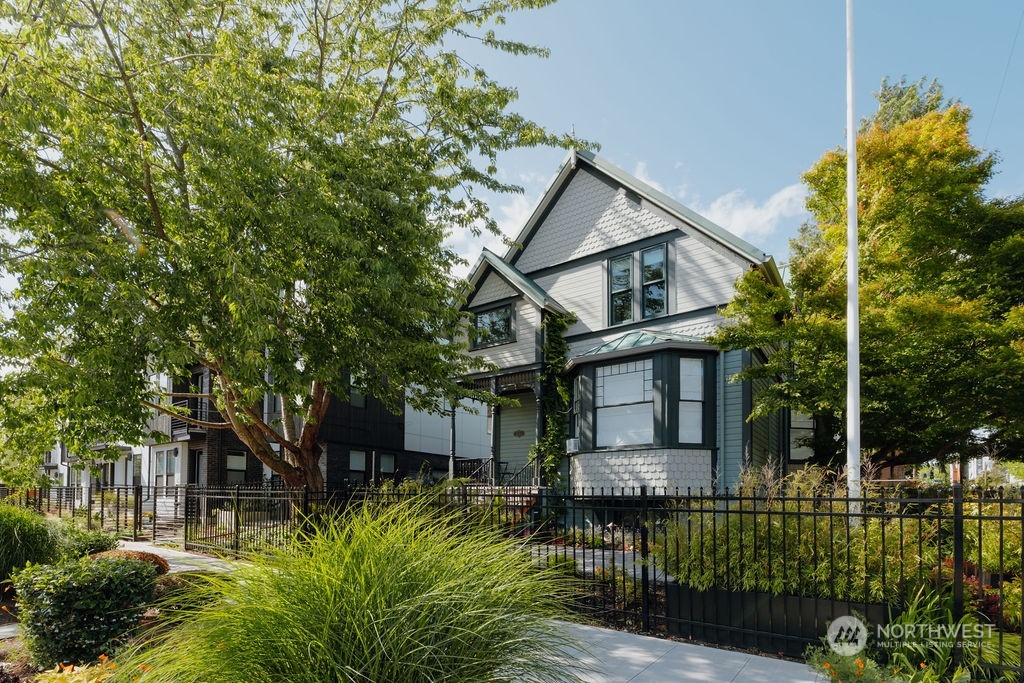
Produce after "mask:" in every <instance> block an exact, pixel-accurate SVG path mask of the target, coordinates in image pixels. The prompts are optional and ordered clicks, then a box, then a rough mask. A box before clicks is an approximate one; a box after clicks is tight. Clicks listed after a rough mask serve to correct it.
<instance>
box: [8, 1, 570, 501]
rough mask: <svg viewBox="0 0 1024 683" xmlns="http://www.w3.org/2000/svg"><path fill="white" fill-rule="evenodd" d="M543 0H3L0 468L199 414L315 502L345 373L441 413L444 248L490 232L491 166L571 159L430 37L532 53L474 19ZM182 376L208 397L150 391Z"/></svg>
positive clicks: (449, 284)
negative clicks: (159, 417)
mask: <svg viewBox="0 0 1024 683" xmlns="http://www.w3.org/2000/svg"><path fill="white" fill-rule="evenodd" d="M547 2H548V0H494V1H487V2H481V3H480V4H479V5H475V6H474V5H471V4H468V3H466V2H463V1H462V0H430V1H428V0H358V1H351V2H334V1H332V0H300V1H297V2H289V1H285V0H256V1H254V2H244V3H232V2H226V1H224V0H209V1H199V2H195V1H192V0H156V1H149V0H147V1H142V0H126V1H124V2H117V3H107V2H101V1H100V0H40V2H35V1H34V0H32V1H30V2H27V3H26V4H27V5H28V6H27V8H23V7H16V6H15V5H14V3H12V2H5V3H4V4H3V10H2V15H0V49H2V50H3V52H4V53H5V54H6V55H7V57H6V59H5V60H4V62H3V72H2V77H0V228H2V233H3V237H4V239H3V245H2V246H0V259H2V265H3V268H4V269H5V270H6V271H7V272H8V273H9V274H10V275H12V276H13V277H14V278H16V281H17V286H16V287H15V288H14V290H13V292H10V293H8V294H7V295H6V298H5V300H4V303H5V305H6V307H7V308H8V311H9V315H8V317H7V319H6V320H5V321H4V323H3V327H2V334H0V361H2V362H3V363H4V364H5V365H6V366H7V367H8V373H7V374H6V376H5V377H4V378H3V380H2V382H0V404H2V408H0V425H2V428H3V433H4V435H5V436H4V439H3V441H4V443H7V444H10V445H11V446H12V448H10V449H7V450H6V451H5V452H4V458H5V459H6V460H5V462H7V463H8V464H11V463H14V462H15V461H16V460H24V459H31V458H33V457H36V456H37V454H38V453H39V452H41V451H42V450H45V449H47V448H50V447H52V445H53V441H52V440H51V439H52V438H57V439H60V440H61V441H63V442H64V443H66V444H67V445H68V446H69V448H71V449H73V450H76V451H77V452H80V453H81V452H86V451H87V449H88V448H90V447H91V446H93V445H95V444H97V443H104V442H113V441H124V442H128V443H139V442H141V441H142V440H144V439H145V438H147V437H149V436H151V435H150V434H148V433H147V432H146V427H145V424H146V419H147V416H148V415H149V414H150V411H158V412H163V413H168V412H174V409H173V408H172V407H171V406H170V401H171V400H172V399H175V398H183V397H192V398H196V397H199V398H206V399H209V400H211V401H213V403H214V405H215V406H216V408H217V409H218V411H219V413H220V415H221V416H222V417H223V420H222V421H219V422H214V423H210V424H207V425H206V426H207V427H209V428H224V429H231V430H233V431H234V432H235V433H236V434H237V435H238V436H239V438H240V439H241V440H242V442H244V443H245V444H246V446H248V448H250V449H251V450H252V452H253V453H254V454H255V455H256V456H257V457H258V458H259V459H260V460H261V461H263V462H264V463H265V464H266V465H267V466H268V467H269V468H270V469H271V470H273V471H274V472H276V473H278V474H280V475H281V476H282V477H283V479H284V481H285V482H286V483H288V484H290V485H301V484H307V485H309V486H311V487H313V488H320V487H322V485H323V481H322V477H321V474H320V470H319V467H318V462H319V458H320V457H321V455H322V446H321V445H320V443H319V437H318V432H319V426H320V424H321V422H322V419H323V416H324V414H325V411H326V409H327V406H328V403H329V402H330V401H331V399H332V397H336V396H338V395H339V394H340V393H342V394H343V390H344V389H347V385H343V384H342V381H343V378H346V377H349V376H351V377H352V378H354V380H353V381H354V384H355V386H356V387H357V388H358V389H359V390H360V391H361V392H363V393H365V394H372V395H373V396H375V397H377V398H379V399H381V400H382V401H384V402H385V404H386V405H388V406H389V407H391V408H392V409H393V410H396V411H398V410H401V407H402V404H403V400H404V399H405V398H406V392H407V391H408V392H409V395H408V400H409V401H410V402H411V403H412V404H413V405H414V406H415V407H417V408H420V409H439V408H440V405H441V401H442V400H444V399H447V400H458V399H459V398H460V397H464V396H465V392H464V391H463V390H462V389H461V388H460V387H459V385H458V384H457V382H456V378H457V377H458V376H459V375H461V374H464V373H466V372H468V371H469V370H471V369H473V368H474V367H475V366H474V362H475V361H473V359H471V358H470V357H469V355H468V354H467V352H466V347H465V345H463V344H461V343H458V342H457V341H456V340H457V339H458V337H457V336H456V333H457V330H458V328H459V325H460V323H461V317H460V313H459V303H460V302H461V301H462V300H463V298H464V295H465V290H464V289H463V286H462V285H460V284H457V282H456V281H455V280H454V279H453V278H452V267H453V266H454V265H455V264H457V263H458V262H459V257H458V256H457V254H455V253H453V252H452V251H451V250H450V249H449V248H447V247H446V246H445V239H446V238H447V236H448V234H449V233H450V231H452V230H465V229H469V230H480V229H482V226H486V227H489V228H491V229H493V228H494V224H493V222H492V221H491V220H490V219H489V218H488V214H487V206H486V203H485V202H484V201H483V200H482V199H481V198H480V197H479V196H478V194H477V193H478V191H479V190H480V189H481V188H482V189H485V190H488V191H495V192H501V191H516V190H518V188H516V187H515V186H512V185H508V184H506V183H504V182H502V181H501V180H499V178H498V175H497V169H496V163H497V155H498V154H499V153H500V152H502V151H503V150H506V149H510V148H514V147H521V146H535V145H542V144H547V145H559V146H568V145H569V144H570V142H571V140H570V139H569V138H568V137H567V136H556V135H554V134H551V133H549V132H547V131H546V130H544V129H543V128H541V127H540V126H538V125H536V124H534V123H532V122H531V121H529V120H527V119H525V118H524V117H522V116H521V115H519V114H517V113H515V112H513V111H511V110H510V106H511V105H512V103H513V102H514V100H515V99H516V92H515V90H514V89H512V88H509V87H506V86H503V85H500V84H498V83H496V82H494V81H492V80H490V79H489V78H488V77H487V74H486V73H485V72H484V71H483V70H482V69H480V68H479V67H477V66H475V65H473V64H471V63H469V62H467V61H465V60H464V59H463V58H462V57H460V55H459V54H458V53H457V52H456V51H455V49H454V48H453V47H451V46H450V44H451V43H455V44H458V42H459V41H471V40H479V41H481V42H482V43H483V44H484V45H486V46H489V47H491V48H495V49H498V50H502V51H505V52H509V53H514V54H532V55H540V56H543V54H544V51H543V50H541V49H538V48H534V47H531V46H527V45H524V44H522V43H518V42H510V41H504V40H501V39H499V38H498V37H496V36H495V34H494V32H493V30H491V29H489V28H488V27H489V26H490V25H492V24H500V23H502V21H503V15H504V13H506V12H508V11H514V10H519V9H524V8H531V7H537V6H541V5H544V4H547ZM19 4H20V3H19ZM195 367H205V368H208V369H209V371H210V375H211V377H212V378H213V382H212V387H211V388H210V391H209V393H208V394H204V395H202V396H198V394H199V393H200V392H199V389H198V388H193V389H192V391H190V392H184V393H179V394H175V395H171V394H168V393H166V392H160V391H158V390H157V389H156V388H155V386H154V384H153V382H152V381H151V379H150V378H151V376H152V375H153V374H154V373H166V374H169V375H171V376H174V377H181V376H185V377H187V376H188V374H187V373H188V372H189V371H190V369H192V368H195ZM268 392H271V393H275V394H278V395H280V396H281V397H282V405H283V406H284V415H285V418H284V419H283V420H282V424H280V425H274V424H266V423H265V422H264V420H263V416H262V413H261V411H259V410H257V409H256V408H255V406H258V405H260V404H261V402H262V398H263V396H264V395H265V394H266V393H268ZM13 398H18V400H17V401H15V400H11V399H13ZM179 417H181V419H184V420H186V421H188V422H193V423H195V422H197V420H196V418H195V416H189V415H179ZM15 451H16V452H15ZM3 476H4V473H3V471H0V477H3Z"/></svg>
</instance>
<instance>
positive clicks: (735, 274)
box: [673, 236, 749, 313]
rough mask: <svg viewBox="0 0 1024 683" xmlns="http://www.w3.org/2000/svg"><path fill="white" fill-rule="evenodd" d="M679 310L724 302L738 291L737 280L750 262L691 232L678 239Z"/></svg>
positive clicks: (676, 279) (676, 246) (675, 305)
mask: <svg viewBox="0 0 1024 683" xmlns="http://www.w3.org/2000/svg"><path fill="white" fill-rule="evenodd" d="M675 250H676V261H675V286H674V288H673V291H674V292H675V302H674V307H675V310H676V312H678V313H682V312H685V311H695V310H700V309H702V308H707V307H709V306H721V305H723V304H725V303H727V302H729V301H732V298H733V297H734V296H735V295H736V280H738V279H739V277H740V276H741V275H743V273H744V271H745V270H746V269H747V268H748V267H749V264H747V263H745V262H741V261H740V260H739V259H738V257H734V256H733V255H732V254H730V253H728V252H724V251H723V249H722V247H720V246H718V245H716V244H714V243H709V242H705V241H703V240H700V239H697V238H695V237H692V236H689V237H686V238H683V239H680V240H677V241H676V243H675Z"/></svg>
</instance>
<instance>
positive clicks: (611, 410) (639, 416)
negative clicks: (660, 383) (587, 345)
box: [594, 358, 654, 448]
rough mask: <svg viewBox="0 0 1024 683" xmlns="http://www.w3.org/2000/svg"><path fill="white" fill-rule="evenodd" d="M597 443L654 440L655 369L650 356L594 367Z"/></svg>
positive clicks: (615, 443)
mask: <svg viewBox="0 0 1024 683" xmlns="http://www.w3.org/2000/svg"><path fill="white" fill-rule="evenodd" d="M594 403H595V409H596V410H595V413H596V414H595V419H596V420H597V434H596V446H597V447H598V448H607V447H609V446H633V445H638V444H649V443H654V368H653V363H652V361H651V359H650V358H647V359H645V360H639V361H630V362H626V363H616V364H615V365H604V366H601V367H599V368H597V374H596V376H595V382H594Z"/></svg>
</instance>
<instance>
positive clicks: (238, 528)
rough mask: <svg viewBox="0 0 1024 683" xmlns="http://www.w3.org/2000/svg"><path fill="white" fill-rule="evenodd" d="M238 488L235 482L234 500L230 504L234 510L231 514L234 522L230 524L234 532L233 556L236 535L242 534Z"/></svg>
mask: <svg viewBox="0 0 1024 683" xmlns="http://www.w3.org/2000/svg"><path fill="white" fill-rule="evenodd" d="M240 490H241V487H240V486H239V485H238V484H235V493H234V497H235V500H234V505H232V506H231V507H233V508H234V510H235V514H234V515H233V516H234V524H233V525H232V526H233V527H234V532H235V533H234V539H233V540H232V542H231V547H232V548H233V549H234V551H235V557H238V537H239V536H241V535H242V506H241V505H240V504H239V500H238V499H239V492H240Z"/></svg>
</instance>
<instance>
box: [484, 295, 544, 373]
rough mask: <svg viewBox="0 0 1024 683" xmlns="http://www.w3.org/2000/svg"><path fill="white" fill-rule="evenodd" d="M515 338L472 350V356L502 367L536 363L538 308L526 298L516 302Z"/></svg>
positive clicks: (538, 323)
mask: <svg viewBox="0 0 1024 683" xmlns="http://www.w3.org/2000/svg"><path fill="white" fill-rule="evenodd" d="M515 325H516V340H515V341H514V342H510V343H508V344H497V345H495V346H487V347H484V348H482V349H480V350H478V351H473V352H472V353H473V355H474V356H482V357H483V358H486V359H487V360H488V361H489V362H491V363H496V364H497V365H498V366H499V367H502V368H515V367H517V366H520V365H530V364H531V363H536V362H537V360H538V358H537V330H538V328H539V327H540V309H538V308H537V307H536V306H535V305H534V304H533V303H532V302H530V301H527V300H526V299H520V300H519V301H517V302H516V308H515Z"/></svg>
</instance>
